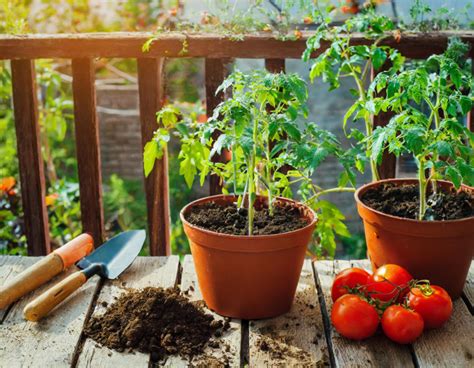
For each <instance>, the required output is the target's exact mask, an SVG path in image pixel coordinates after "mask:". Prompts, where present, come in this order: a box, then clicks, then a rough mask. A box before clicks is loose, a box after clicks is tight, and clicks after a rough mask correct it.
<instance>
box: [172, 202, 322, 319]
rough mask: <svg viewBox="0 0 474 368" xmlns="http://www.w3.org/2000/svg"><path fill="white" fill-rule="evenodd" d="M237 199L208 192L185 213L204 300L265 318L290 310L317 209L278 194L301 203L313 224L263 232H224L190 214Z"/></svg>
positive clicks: (222, 309)
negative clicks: (202, 224)
mask: <svg viewBox="0 0 474 368" xmlns="http://www.w3.org/2000/svg"><path fill="white" fill-rule="evenodd" d="M236 200H237V197H235V196H225V195H217V196H211V197H206V198H203V199H199V200H197V201H194V202H192V203H190V204H188V205H187V206H186V207H184V208H183V209H182V211H181V214H180V216H181V221H182V222H183V225H184V231H185V233H186V235H187V236H188V239H189V242H190V245H191V253H192V255H193V259H194V264H195V267H196V274H197V278H198V282H199V287H200V290H201V293H202V296H203V298H204V301H205V302H206V304H207V306H208V307H209V308H210V309H212V310H214V311H216V312H217V313H219V314H221V315H223V316H228V317H234V318H241V319H259V318H269V317H275V316H278V315H280V314H283V313H286V312H287V311H288V310H289V309H290V308H291V304H292V302H293V298H294V295H295V292H296V287H297V285H298V280H299V277H300V273H301V268H302V266H303V261H304V257H305V253H306V249H307V246H308V243H309V241H310V240H311V235H312V233H313V230H314V227H315V224H316V215H315V213H314V212H313V211H312V210H311V209H310V208H308V207H306V206H304V205H302V204H299V203H297V202H294V201H292V200H290V199H284V198H277V201H280V202H286V203H292V204H295V205H296V206H298V207H300V208H301V210H302V211H301V212H302V214H303V216H305V217H306V218H307V219H308V225H307V226H305V227H303V228H301V229H298V230H295V231H291V232H287V233H282V234H275V235H259V236H238V235H227V234H220V233H216V232H213V231H209V230H205V229H202V228H199V227H196V226H194V225H191V224H190V223H189V222H188V221H186V219H185V218H184V214H185V213H187V211H189V209H190V208H191V207H193V206H196V205H198V204H202V203H205V202H211V201H212V202H217V203H228V202H235V201H236ZM263 200H264V199H263V198H261V197H260V198H257V201H260V202H262V201H263Z"/></svg>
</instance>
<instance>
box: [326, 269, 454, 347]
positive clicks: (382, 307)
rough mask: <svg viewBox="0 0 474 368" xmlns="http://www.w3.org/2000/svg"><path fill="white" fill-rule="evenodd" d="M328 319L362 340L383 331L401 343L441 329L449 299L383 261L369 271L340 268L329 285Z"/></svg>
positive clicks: (343, 332)
mask: <svg viewBox="0 0 474 368" xmlns="http://www.w3.org/2000/svg"><path fill="white" fill-rule="evenodd" d="M331 297H332V300H333V302H334V305H333V307H332V312H331V321H332V324H333V325H334V328H335V329H336V330H337V332H339V333H340V334H341V335H342V336H345V337H347V338H349V339H354V340H362V339H366V338H368V337H370V336H372V335H374V334H375V332H376V331H377V328H378V326H379V324H381V325H382V330H383V332H384V333H385V335H386V336H387V337H388V338H390V339H391V340H393V341H395V342H398V343H400V344H409V343H412V342H413V341H415V340H416V339H417V338H418V337H419V336H420V335H421V334H422V333H423V330H424V329H425V328H426V329H431V328H438V327H441V326H442V325H443V324H444V323H445V322H446V321H447V320H448V319H449V317H450V316H451V313H452V310H453V303H452V301H451V298H450V296H449V295H448V293H447V292H446V290H444V289H443V288H442V287H440V286H435V285H430V283H429V281H427V280H423V281H416V280H414V279H413V277H412V276H411V275H410V273H409V272H408V271H407V270H405V269H404V268H403V267H400V266H397V265H394V264H387V265H385V266H382V267H380V268H378V269H377V270H376V271H375V272H374V274H372V275H371V274H369V273H368V272H367V271H365V270H362V269H360V268H348V269H345V270H343V271H342V272H340V273H339V274H338V275H337V276H336V278H335V280H334V283H333V285H332V290H331Z"/></svg>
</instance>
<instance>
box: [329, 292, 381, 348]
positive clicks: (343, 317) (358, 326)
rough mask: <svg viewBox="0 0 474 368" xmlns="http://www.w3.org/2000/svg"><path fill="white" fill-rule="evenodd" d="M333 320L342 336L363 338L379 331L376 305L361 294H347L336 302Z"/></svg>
mask: <svg viewBox="0 0 474 368" xmlns="http://www.w3.org/2000/svg"><path fill="white" fill-rule="evenodd" d="M331 322H332V324H333V326H334V328H335V329H336V330H337V332H339V333H340V334H341V335H342V336H344V337H347V338H349V339H353V340H363V339H366V338H368V337H370V336H372V335H373V334H374V333H375V331H377V327H378V325H379V315H378V313H377V310H376V309H375V307H374V306H372V305H371V304H369V303H368V302H367V301H365V300H363V299H362V298H361V297H360V296H358V295H353V294H346V295H343V296H341V297H340V298H339V299H337V300H336V302H335V303H334V305H333V307H332V311H331Z"/></svg>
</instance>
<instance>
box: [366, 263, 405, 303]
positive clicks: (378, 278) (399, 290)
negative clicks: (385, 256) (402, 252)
mask: <svg viewBox="0 0 474 368" xmlns="http://www.w3.org/2000/svg"><path fill="white" fill-rule="evenodd" d="M411 280H413V277H412V276H411V275H410V273H409V272H408V271H407V270H405V269H404V268H403V267H400V266H398V265H394V264H386V265H384V266H382V267H379V268H378V269H377V270H376V271H375V272H374V274H373V275H372V276H371V277H370V280H369V281H368V283H367V286H366V292H367V295H369V296H370V297H372V298H374V299H378V300H381V301H384V302H388V301H390V300H397V299H399V298H400V297H402V296H403V292H404V290H407V289H408V284H409V282H410V281H411Z"/></svg>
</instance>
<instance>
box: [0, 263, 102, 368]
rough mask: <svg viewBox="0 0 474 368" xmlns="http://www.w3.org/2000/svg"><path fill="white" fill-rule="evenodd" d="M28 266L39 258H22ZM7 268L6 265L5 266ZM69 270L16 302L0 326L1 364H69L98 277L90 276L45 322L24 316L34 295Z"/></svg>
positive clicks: (66, 274) (48, 365) (64, 275)
mask: <svg viewBox="0 0 474 368" xmlns="http://www.w3.org/2000/svg"><path fill="white" fill-rule="evenodd" d="M19 259H20V260H21V262H25V263H26V265H25V267H27V266H29V265H31V263H32V262H35V261H36V260H37V259H31V258H19ZM2 268H3V267H2ZM73 271H74V270H69V271H67V272H65V273H63V274H61V275H60V276H58V277H56V278H55V279H53V280H52V281H51V282H49V283H47V284H45V285H43V286H42V287H40V288H39V289H37V290H36V291H34V292H32V293H31V294H29V295H28V296H26V297H24V298H22V299H21V300H19V301H18V302H16V303H15V304H14V305H13V307H12V308H11V310H10V311H9V313H8V314H7V316H6V318H5V319H4V321H3V323H2V325H1V326H0V341H1V344H0V366H1V367H9V368H16V367H68V366H70V365H71V362H72V358H73V355H74V351H75V348H76V345H77V343H78V341H79V338H80V335H81V331H82V326H83V323H84V318H85V316H86V313H87V311H88V309H89V305H90V302H91V300H92V297H93V295H94V293H95V292H96V287H97V282H98V278H97V277H94V278H92V279H90V280H89V281H88V282H87V283H86V284H85V285H84V286H83V287H82V288H81V289H80V290H78V291H77V292H75V293H74V294H73V295H72V296H71V297H70V298H68V300H67V301H65V302H64V303H63V304H62V305H61V307H60V308H56V309H55V310H54V311H53V312H52V313H51V314H50V315H49V316H48V317H47V318H45V319H44V320H42V321H41V322H38V323H36V322H28V321H25V320H24V319H23V308H24V307H25V305H26V304H27V303H28V302H30V301H31V300H32V299H34V298H35V297H37V296H38V295H40V294H41V293H42V292H44V291H45V290H47V289H48V288H50V287H51V286H52V285H53V284H55V283H57V282H58V281H59V280H61V279H63V278H65V277H67V276H68V275H69V274H70V272H73Z"/></svg>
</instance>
